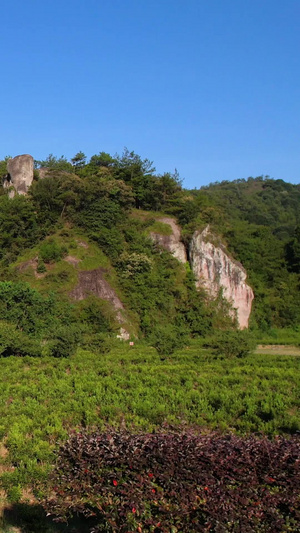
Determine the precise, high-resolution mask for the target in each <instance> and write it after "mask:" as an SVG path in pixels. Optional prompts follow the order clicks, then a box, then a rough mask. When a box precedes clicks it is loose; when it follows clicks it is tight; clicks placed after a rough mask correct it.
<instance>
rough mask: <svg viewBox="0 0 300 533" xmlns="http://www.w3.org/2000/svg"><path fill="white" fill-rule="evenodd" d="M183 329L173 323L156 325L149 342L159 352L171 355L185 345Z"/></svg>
mask: <svg viewBox="0 0 300 533" xmlns="http://www.w3.org/2000/svg"><path fill="white" fill-rule="evenodd" d="M184 341H185V336H184V335H183V334H182V331H181V330H180V329H179V328H176V327H175V326H172V325H171V324H168V325H161V326H155V327H153V328H152V331H151V334H150V335H149V342H150V344H151V345H152V346H154V348H156V350H157V352H158V353H159V354H163V355H170V354H172V353H173V352H174V351H175V350H176V349H177V348H181V347H182V346H183V345H184Z"/></svg>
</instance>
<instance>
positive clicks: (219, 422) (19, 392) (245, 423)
mask: <svg viewBox="0 0 300 533" xmlns="http://www.w3.org/2000/svg"><path fill="white" fill-rule="evenodd" d="M0 369H1V371H0V376H1V387H0V406H1V426H0V432H1V439H2V447H3V450H4V452H3V453H2V454H1V455H2V459H1V461H2V467H1V470H2V475H1V479H2V486H3V487H4V489H5V490H6V491H7V493H8V495H9V497H10V498H11V499H13V500H18V499H19V498H20V497H21V496H22V490H23V489H24V487H26V486H27V485H29V486H30V487H31V488H33V490H34V488H35V484H36V482H39V481H40V480H41V479H43V477H44V476H45V477H46V476H47V473H48V471H49V469H50V468H51V464H52V462H53V459H54V455H53V452H54V451H55V450H56V449H57V446H58V443H59V442H61V441H64V440H65V439H66V438H67V437H68V435H69V433H70V432H71V431H72V430H76V429H78V430H79V428H82V427H84V428H98V429H99V428H100V429H105V428H106V427H111V426H113V427H115V428H120V427H121V428H127V429H130V430H134V431H135V432H139V431H155V430H159V428H161V427H162V425H175V426H185V427H186V426H197V427H199V426H200V428H202V429H203V431H207V430H220V431H222V432H236V433H238V434H247V433H250V432H251V433H253V432H257V433H264V434H267V435H269V436H272V435H275V434H293V433H295V432H296V431H297V430H299V428H300V419H299V402H300V400H299V398H300V395H299V383H300V379H299V378H300V359H299V358H298V357H290V356H284V355H282V356H281V355H278V354H276V355H268V356H264V355H260V354H254V355H251V356H249V357H247V358H245V359H231V360H228V359H227V360H226V359H222V358H214V356H213V355H212V354H211V353H210V352H209V351H205V350H204V349H203V348H201V347H200V346H199V345H198V344H197V343H195V344H193V345H192V346H190V347H187V348H185V349H182V350H180V351H177V352H175V353H174V354H173V355H172V356H170V357H168V358H165V357H161V356H159V355H158V354H157V353H156V351H155V350H154V349H153V348H151V347H145V346H143V345H141V344H137V345H135V346H131V347H130V346H128V345H127V344H125V343H124V344H123V343H121V342H120V343H119V344H115V347H114V348H113V349H112V350H111V351H110V352H109V353H108V354H103V355H95V354H92V353H89V352H86V351H82V350H78V352H77V354H76V355H75V356H73V357H71V358H69V359H63V358H62V359H55V358H50V357H48V358H46V357H45V358H42V359H40V358H31V357H24V358H16V357H14V358H9V357H8V358H2V359H1V360H0Z"/></svg>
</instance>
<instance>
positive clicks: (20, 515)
mask: <svg viewBox="0 0 300 533" xmlns="http://www.w3.org/2000/svg"><path fill="white" fill-rule="evenodd" d="M1 522H2V523H1ZM93 525H96V523H95V520H92V519H84V518H73V519H72V520H69V521H68V523H67V524H65V523H59V522H53V520H52V519H51V517H46V514H45V511H44V510H43V508H42V507H41V506H40V505H29V504H24V503H16V504H12V505H10V506H9V507H7V508H6V509H4V510H3V517H2V520H1V519H0V531H1V532H3V533H88V532H89V531H90V529H91V528H92V526H93Z"/></svg>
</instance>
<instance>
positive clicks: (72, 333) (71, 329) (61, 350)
mask: <svg viewBox="0 0 300 533" xmlns="http://www.w3.org/2000/svg"><path fill="white" fill-rule="evenodd" d="M80 338H81V331H80V329H79V328H78V326H75V325H71V326H61V327H60V328H59V329H58V330H57V333H56V335H55V338H54V339H53V340H52V341H51V342H50V343H49V345H48V346H47V348H46V351H47V352H48V353H47V355H52V356H53V357H69V356H70V355H72V354H73V353H74V352H75V350H76V348H77V345H78V342H79V340H80Z"/></svg>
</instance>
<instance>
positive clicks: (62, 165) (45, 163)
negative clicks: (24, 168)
mask: <svg viewBox="0 0 300 533" xmlns="http://www.w3.org/2000/svg"><path fill="white" fill-rule="evenodd" d="M35 167H36V168H49V169H51V170H64V171H66V172H73V171H74V169H73V165H72V164H71V163H69V161H68V160H67V159H66V158H65V156H63V155H62V156H60V157H59V158H58V157H56V156H55V155H53V154H49V155H48V157H46V159H44V160H41V161H39V160H37V159H36V160H35Z"/></svg>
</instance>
